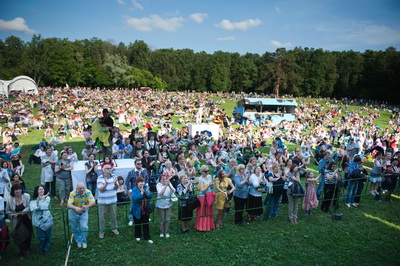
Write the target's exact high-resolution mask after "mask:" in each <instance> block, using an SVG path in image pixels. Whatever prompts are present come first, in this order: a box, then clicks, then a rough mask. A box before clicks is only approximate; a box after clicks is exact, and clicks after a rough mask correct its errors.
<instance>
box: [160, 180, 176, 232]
mask: <svg viewBox="0 0 400 266" xmlns="http://www.w3.org/2000/svg"><path fill="white" fill-rule="evenodd" d="M157 193H158V195H157V203H156V207H157V211H158V218H159V219H160V237H164V236H165V237H167V238H168V237H169V225H170V221H169V220H170V218H171V207H172V200H171V197H172V196H173V195H174V193H175V188H174V187H173V186H172V184H171V182H170V179H169V178H168V176H167V175H164V174H163V175H162V176H161V177H160V182H158V183H157Z"/></svg>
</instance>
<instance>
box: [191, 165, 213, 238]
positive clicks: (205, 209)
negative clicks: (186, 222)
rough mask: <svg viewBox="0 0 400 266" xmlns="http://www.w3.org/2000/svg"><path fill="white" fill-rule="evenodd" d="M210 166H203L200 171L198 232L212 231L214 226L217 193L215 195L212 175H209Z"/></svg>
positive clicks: (196, 226) (197, 214) (197, 211)
mask: <svg viewBox="0 0 400 266" xmlns="http://www.w3.org/2000/svg"><path fill="white" fill-rule="evenodd" d="M208 172H209V170H208V166H207V165H203V166H202V167H201V169H200V173H201V177H200V178H199V185H198V188H199V190H200V194H199V195H198V199H199V201H200V206H199V207H198V208H197V210H196V216H197V217H196V224H195V226H194V227H195V228H196V229H197V230H198V231H211V230H212V229H214V228H215V226H214V206H213V205H214V200H215V192H214V193H213V191H212V188H213V181H212V177H211V175H209V174H208Z"/></svg>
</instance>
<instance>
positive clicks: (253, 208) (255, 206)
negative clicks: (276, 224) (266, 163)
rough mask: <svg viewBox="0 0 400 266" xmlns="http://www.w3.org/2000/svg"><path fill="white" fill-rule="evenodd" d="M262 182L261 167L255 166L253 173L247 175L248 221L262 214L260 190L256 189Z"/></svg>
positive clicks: (263, 180)
mask: <svg viewBox="0 0 400 266" xmlns="http://www.w3.org/2000/svg"><path fill="white" fill-rule="evenodd" d="M262 182H265V177H264V174H263V173H262V172H261V167H259V166H256V168H255V169H254V173H253V174H251V176H250V177H249V188H250V189H249V201H248V206H247V208H248V213H249V216H250V221H253V220H254V219H255V218H256V217H260V216H261V215H262V214H263V209H262V192H261V191H257V188H258V187H259V186H260V184H261V183H262Z"/></svg>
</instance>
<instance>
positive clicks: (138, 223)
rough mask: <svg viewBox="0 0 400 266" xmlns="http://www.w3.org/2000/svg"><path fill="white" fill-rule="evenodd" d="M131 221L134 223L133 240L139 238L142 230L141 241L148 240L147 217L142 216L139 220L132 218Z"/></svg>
mask: <svg viewBox="0 0 400 266" xmlns="http://www.w3.org/2000/svg"><path fill="white" fill-rule="evenodd" d="M133 220H134V222H135V238H141V237H142V230H143V239H144V240H150V239H151V238H150V227H149V215H147V214H146V215H143V214H142V216H141V217H140V219H136V218H135V216H134V217H133Z"/></svg>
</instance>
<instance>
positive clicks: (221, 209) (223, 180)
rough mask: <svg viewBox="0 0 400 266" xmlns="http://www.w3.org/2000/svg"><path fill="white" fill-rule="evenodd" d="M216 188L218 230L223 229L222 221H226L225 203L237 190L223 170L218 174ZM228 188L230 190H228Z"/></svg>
mask: <svg viewBox="0 0 400 266" xmlns="http://www.w3.org/2000/svg"><path fill="white" fill-rule="evenodd" d="M215 186H216V188H217V191H218V193H217V210H218V216H217V226H216V228H217V229H220V228H221V227H222V220H223V219H224V213H225V202H226V201H227V200H228V196H229V195H230V194H232V192H233V191H234V190H235V186H234V185H233V183H232V180H231V179H230V178H229V177H228V175H227V174H226V173H225V171H224V170H223V169H221V170H219V171H218V173H217V180H215ZM228 187H230V189H229V190H228Z"/></svg>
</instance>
